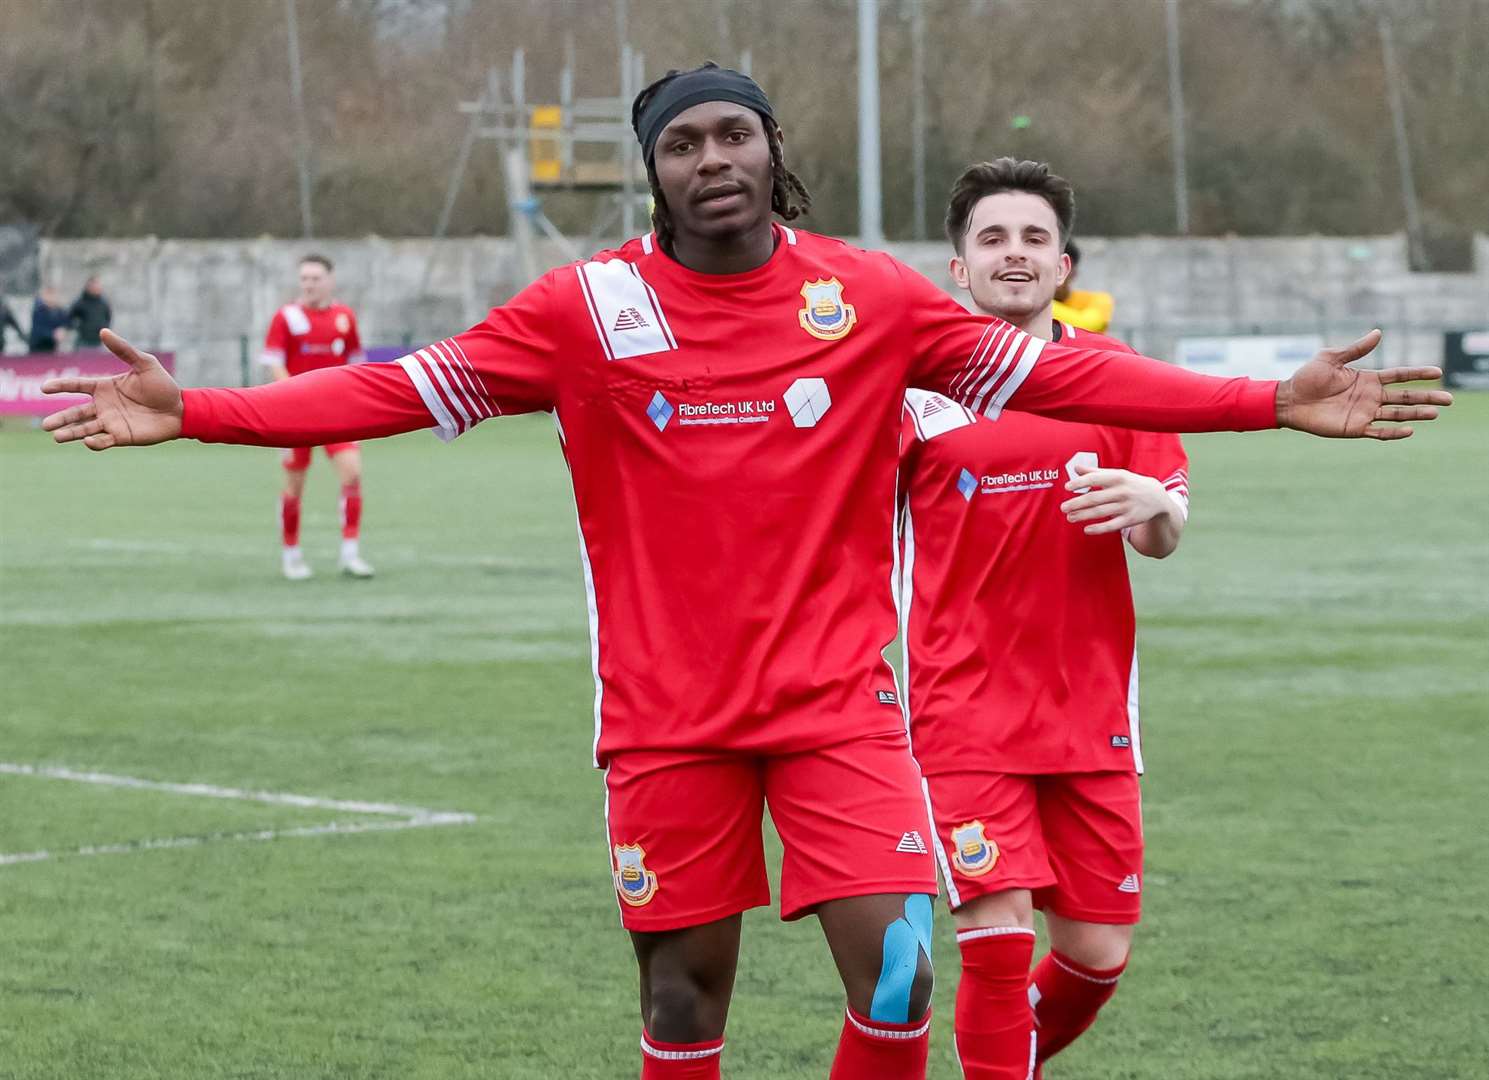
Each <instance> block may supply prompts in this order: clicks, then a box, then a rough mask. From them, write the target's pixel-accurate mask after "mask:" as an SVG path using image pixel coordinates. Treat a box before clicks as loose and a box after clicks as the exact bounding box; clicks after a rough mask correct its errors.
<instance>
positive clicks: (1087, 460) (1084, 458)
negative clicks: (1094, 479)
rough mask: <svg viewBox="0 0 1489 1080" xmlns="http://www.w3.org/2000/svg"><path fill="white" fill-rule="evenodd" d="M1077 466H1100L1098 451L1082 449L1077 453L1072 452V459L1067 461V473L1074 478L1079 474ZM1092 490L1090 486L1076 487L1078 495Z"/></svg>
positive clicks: (1093, 467)
mask: <svg viewBox="0 0 1489 1080" xmlns="http://www.w3.org/2000/svg"><path fill="white" fill-rule="evenodd" d="M1077 466H1084V467H1085V468H1087V469H1096V468H1100V461H1099V459H1098V458H1097V457H1096V451H1095V450H1081V451H1079V452H1077V453H1074V454H1071V455H1070V460H1069V461H1067V462H1066V463H1065V475H1066V476H1068V477H1070V479H1072V480H1074V479H1075V478H1076V476H1078V475H1079V474H1078V473H1077V472H1076V471H1075V470H1076V467H1077ZM1090 490H1091V489H1090V488H1089V487H1080V488H1076V489H1075V493H1076V494H1077V495H1084V494H1085V493H1086V492H1088V491H1090Z"/></svg>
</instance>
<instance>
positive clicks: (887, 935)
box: [869, 919, 920, 1024]
mask: <svg viewBox="0 0 1489 1080" xmlns="http://www.w3.org/2000/svg"><path fill="white" fill-rule="evenodd" d="M919 966H920V938H919V936H918V935H917V934H916V933H915V928H914V927H912V926H911V925H910V924H909V923H908V922H906V921H905V920H904V919H896V920H895V921H894V922H892V923H890V924H889V925H888V926H886V927H885V928H884V960H883V963H882V965H881V966H880V968H879V982H878V985H876V986H875V987H874V1001H873V1004H872V1005H870V1006H869V1019H870V1020H879V1021H882V1022H883V1023H886V1024H904V1023H908V1022H909V1020H910V990H911V989H912V988H913V987H914V985H915V969H916V968H917V967H919Z"/></svg>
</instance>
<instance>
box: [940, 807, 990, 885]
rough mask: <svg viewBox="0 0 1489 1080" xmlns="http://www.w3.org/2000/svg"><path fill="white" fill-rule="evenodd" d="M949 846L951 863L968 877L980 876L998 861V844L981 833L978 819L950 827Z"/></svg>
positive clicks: (980, 824) (980, 823)
mask: <svg viewBox="0 0 1489 1080" xmlns="http://www.w3.org/2000/svg"><path fill="white" fill-rule="evenodd" d="M951 847H952V852H951V864H952V865H953V866H955V867H956V868H957V869H958V870H960V871H961V872H962V873H964V874H966V875H967V876H968V877H982V875H983V874H986V873H987V872H988V871H989V870H991V869H992V868H993V867H994V866H995V865H996V864H997V862H998V845H997V844H995V843H993V842H992V841H991V840H989V839H988V838H987V836H986V834H984V833H983V831H982V822H980V821H969V822H967V824H965V825H958V826H957V827H956V828H954V829H952V830H951Z"/></svg>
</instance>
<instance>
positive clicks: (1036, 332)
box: [978, 301, 1055, 341]
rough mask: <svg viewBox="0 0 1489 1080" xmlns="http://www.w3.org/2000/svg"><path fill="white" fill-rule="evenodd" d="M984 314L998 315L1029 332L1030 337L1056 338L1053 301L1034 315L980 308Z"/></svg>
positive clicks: (1047, 339) (1046, 339)
mask: <svg viewBox="0 0 1489 1080" xmlns="http://www.w3.org/2000/svg"><path fill="white" fill-rule="evenodd" d="M978 310H980V311H981V312H982V313H983V314H984V315H996V316H997V317H998V318H1000V319H1003V320H1004V321H1005V322H1010V323H1012V324H1013V325H1014V326H1015V327H1017V328H1018V329H1020V330H1022V331H1023V332H1024V333H1026V334H1028V335H1029V336H1030V337H1037V338H1043V339H1044V340H1045V341H1053V340H1055V305H1054V302H1053V301H1051V302H1050V303H1048V304H1045V305H1044V307H1043V308H1042V309H1040V310H1039V311H1036V312H1034V313H1033V314H1032V315H1020V316H1013V315H1005V314H1004V313H1003V312H1001V311H989V310H988V309H987V308H979V309H978Z"/></svg>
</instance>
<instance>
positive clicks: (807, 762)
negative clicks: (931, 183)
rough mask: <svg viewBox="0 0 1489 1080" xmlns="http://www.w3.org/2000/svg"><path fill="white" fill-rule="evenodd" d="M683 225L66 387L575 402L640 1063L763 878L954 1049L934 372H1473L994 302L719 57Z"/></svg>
mask: <svg viewBox="0 0 1489 1080" xmlns="http://www.w3.org/2000/svg"><path fill="white" fill-rule="evenodd" d="M633 125H634V127H635V129H636V132H637V136H638V139H639V140H640V142H641V147H642V153H643V157H644V160H645V161H646V163H647V167H648V170H649V171H650V174H651V176H652V188H653V193H654V196H655V200H656V207H655V211H654V214H653V222H654V225H655V232H654V233H652V234H650V235H648V236H645V237H641V238H639V239H637V240H633V241H631V242H629V243H627V244H625V245H624V246H622V247H621V248H619V249H618V250H615V251H610V252H604V253H602V254H600V255H599V256H597V257H596V258H594V259H592V260H589V261H586V262H581V263H576V264H571V265H569V266H565V267H561V268H559V269H557V270H553V271H550V272H549V273H547V274H545V275H544V276H543V277H541V278H540V279H539V280H538V281H536V282H535V283H533V284H532V285H531V286H529V287H528V288H527V289H525V290H523V291H522V292H521V293H519V294H518V295H517V296H515V297H513V298H512V300H510V301H509V302H508V303H506V304H504V305H502V306H501V307H498V308H494V309H493V310H492V311H491V313H490V314H489V315H488V316H487V318H486V319H485V321H483V322H482V323H480V324H479V325H477V326H475V327H473V328H472V329H470V330H468V331H466V332H465V333H462V334H458V335H456V336H455V337H452V338H447V339H445V340H443V341H440V342H437V343H435V344H433V345H431V346H429V347H427V348H425V349H420V350H418V351H417V352H416V353H414V354H413V355H411V356H407V357H405V358H403V360H402V361H401V362H400V363H398V364H388V365H381V364H380V365H363V366H361V367H356V368H344V369H337V370H332V371H322V372H313V373H311V374H309V375H306V376H303V377H301V378H297V379H290V380H287V381H285V382H282V383H276V384H273V385H270V386H264V387H256V388H254V389H250V390H228V389H195V390H186V391H181V390H178V389H177V387H176V385H175V384H174V382H172V380H171V379H170V377H169V376H167V375H166V374H165V372H164V371H163V370H162V369H161V368H160V366H159V365H158V364H157V363H155V361H154V360H153V358H150V357H148V356H146V355H144V354H141V353H138V352H136V351H135V350H133V349H132V348H131V347H130V346H128V345H127V344H126V343H125V342H123V341H122V340H120V339H118V338H117V337H116V336H114V335H110V336H109V337H108V341H109V343H110V347H111V348H113V349H114V350H115V351H116V353H117V354H118V355H119V356H120V357H121V358H123V359H125V360H126V362H127V363H129V365H130V368H131V370H130V372H129V373H128V374H125V375H123V376H120V377H118V378H116V379H96V380H95V379H68V380H57V381H54V382H52V383H50V384H48V385H49V388H50V390H51V391H52V392H75V393H79V392H80V393H88V394H91V395H92V396H93V400H92V401H91V402H89V403H87V404H84V405H81V406H76V407H73V408H69V409H66V410H64V411H62V412H60V413H58V414H56V415H54V416H52V417H50V418H48V420H47V421H45V426H46V427H47V429H48V430H51V431H54V432H56V438H57V439H58V440H59V441H63V442H66V441H71V440H74V439H78V440H82V441H84V443H85V444H86V445H88V446H90V447H92V448H94V449H107V448H109V447H112V446H121V445H130V444H148V443H155V442H162V441H165V440H167V439H172V438H177V437H187V438H196V439H201V440H203V441H211V442H238V443H250V444H259V445H263V444H275V443H279V444H281V445H282V444H284V442H285V441H290V442H292V443H298V444H311V443H325V442H330V441H335V440H340V439H351V438H375V437H380V436H386V435H392V434H396V433H398V432H403V431H410V430H414V429H417V428H423V427H429V426H431V425H433V426H434V428H435V429H436V430H437V431H438V432H439V433H440V434H441V435H442V436H443V437H445V438H447V439H448V438H454V437H455V436H457V435H459V434H461V433H462V432H464V431H466V430H468V429H470V428H471V427H473V426H474V425H475V424H477V423H479V422H480V421H481V420H484V419H486V418H488V417H491V416H496V415H500V414H503V413H514V412H531V411H535V410H551V411H553V413H554V416H555V421H556V424H557V427H558V429H559V435H560V440H561V444H562V447H563V452H564V455H565V458H566V459H567V462H568V465H569V468H570V475H571V478H572V482H573V486H574V496H575V500H576V502H577V505H578V519H579V533H580V557H581V563H582V566H583V570H584V579H585V585H586V590H587V593H588V599H589V624H590V632H591V638H590V640H591V648H592V666H593V671H594V676H595V687H596V693H595V704H594V719H595V757H596V761H597V763H599V764H601V765H602V766H604V768H605V770H606V772H605V782H606V795H607V819H608V820H607V828H608V832H609V840H610V859H611V873H612V875H613V879H614V882H615V886H616V895H617V898H618V903H619V906H620V909H621V916H622V921H623V923H624V925H625V926H626V927H627V928H628V929H629V930H630V931H631V935H632V941H633V944H634V947H635V951H636V956H637V960H638V963H639V966H640V972H641V1011H642V1023H643V1033H642V1042H641V1046H642V1075H643V1077H652V1078H658V1080H660V1078H677V1077H717V1076H718V1075H719V1072H718V1070H719V1057H720V1053H721V1051H722V1048H723V1035H724V1026H725V1020H726V1017H727V1013H728V1008H729V1002H730V997H731V994H732V990H733V982H734V971H735V963H736V958H737V954H738V949H739V935H740V913H741V912H742V911H744V910H746V909H747V908H750V907H755V906H759V905H763V904H765V903H768V901H769V893H768V890H767V884H766V876H765V866H764V854H763V850H762V845H761V836H760V829H761V824H762V815H763V809H764V806H765V804H766V803H769V806H770V810H771V817H772V820H773V821H774V823H775V825H776V828H777V831H778V832H779V833H780V835H781V839H782V842H783V846H784V849H785V856H784V864H783V867H782V877H781V890H782V896H781V912H782V916H783V917H785V918H799V917H802V916H805V915H809V914H815V915H816V916H817V917H818V919H819V921H820V923H821V926H822V928H823V931H824V932H825V934H826V937H827V941H828V945H829V947H830V949H831V952H832V955H833V959H834V961H835V962H836V964H837V967H838V971H839V973H840V975H841V977H842V980H843V985H844V989H845V992H846V996H847V1005H848V1009H847V1015H846V1016H845V1018H844V1023H843V1028H842V1035H841V1038H840V1041H839V1044H838V1049H837V1055H836V1058H835V1060H834V1063H833V1068H832V1076H833V1077H835V1078H837V1080H850V1078H851V1080H859V1078H863V1080H868V1078H881V1077H906V1078H914V1077H919V1076H923V1075H924V1070H925V1060H926V1048H927V1032H928V1031H929V1027H930V1024H929V1019H928V1012H929V1002H930V991H931V982H932V976H931V966H930V954H929V949H930V941H929V933H930V926H929V922H930V909H931V905H930V898H931V897H932V896H933V895H934V893H935V888H936V886H935V873H934V865H933V863H932V859H931V856H930V855H929V849H928V847H927V837H926V830H927V829H928V828H929V825H928V822H927V817H926V810H925V803H924V800H923V797H922V794H921V791H920V780H919V772H918V771H917V769H916V767H915V764H914V761H913V760H912V759H911V757H910V755H909V752H908V746H907V742H906V737H905V732H904V725H903V720H902V718H901V714H900V710H899V706H898V701H897V694H896V689H895V684H894V681H893V677H892V674H891V672H890V671H889V669H888V667H887V666H886V665H885V664H884V661H883V659H882V655H881V650H882V649H883V648H884V647H885V646H886V645H887V644H888V643H889V642H890V641H891V640H892V639H893V638H894V636H895V633H896V624H895V611H894V606H893V601H892V595H891V589H890V584H891V581H892V564H893V559H894V545H893V524H894V502H895V472H896V469H897V466H898V445H899V417H900V409H901V405H902V401H903V397H904V391H905V389H906V388H907V387H909V386H912V385H920V386H928V387H932V388H937V389H941V390H944V391H946V392H948V393H949V394H951V395H952V396H954V397H956V398H957V399H958V400H961V401H965V402H967V403H968V404H969V405H971V406H973V407H975V408H977V409H980V410H982V411H984V412H985V413H987V414H989V415H994V416H995V415H997V414H998V413H999V412H1000V411H1001V410H1002V409H1003V407H1004V406H1006V405H1007V404H1008V403H1009V402H1010V401H1011V400H1014V399H1015V398H1016V399H1017V401H1018V402H1019V404H1020V406H1021V407H1022V408H1025V409H1029V410H1034V411H1047V412H1051V413H1054V414H1056V415H1061V416H1065V417H1068V418H1073V419H1086V420H1097V421H1103V422H1127V423H1134V424H1139V425H1147V426H1152V427H1172V428H1201V429H1211V428H1238V429H1252V428H1268V427H1274V426H1277V424H1278V423H1283V424H1286V425H1289V426H1293V427H1298V428H1301V429H1304V430H1309V431H1315V432H1319V433H1323V434H1330V435H1336V436H1354V437H1358V436H1364V435H1370V436H1373V437H1376V438H1399V437H1402V436H1403V435H1405V434H1408V433H1409V432H1408V431H1407V430H1405V429H1389V428H1379V427H1378V426H1377V425H1376V422H1377V421H1379V420H1403V419H1429V418H1431V416H1433V415H1435V410H1434V409H1433V408H1432V405H1433V403H1445V402H1447V401H1448V400H1450V399H1449V398H1448V396H1447V395H1446V394H1443V393H1441V392H1428V391H1418V390H1406V389H1400V388H1396V387H1394V386H1391V385H1389V384H1391V383H1394V382H1397V381H1400V380H1402V379H1406V378H1422V377H1427V376H1426V374H1425V373H1427V372H1428V369H1411V370H1402V371H1388V372H1380V373H1376V372H1364V371H1355V370H1349V369H1346V368H1345V367H1344V364H1345V363H1346V362H1347V361H1348V360H1351V359H1355V358H1357V357H1359V356H1361V355H1364V354H1365V353H1367V352H1369V350H1370V349H1371V348H1372V347H1373V346H1374V344H1375V336H1374V335H1372V336H1371V337H1368V338H1365V339H1363V340H1362V341H1361V342H1358V343H1356V344H1355V345H1354V346H1352V347H1351V348H1350V349H1347V350H1338V351H1336V352H1328V353H1324V354H1321V355H1320V356H1319V357H1318V358H1316V359H1315V360H1313V361H1311V362H1310V363H1309V364H1307V365H1305V366H1304V367H1303V368H1301V369H1300V370H1299V372H1298V374H1297V375H1295V376H1294V378H1293V379H1291V380H1288V381H1287V382H1284V383H1270V382H1253V381H1250V380H1245V379H1236V380H1226V379H1213V378H1207V377H1204V376H1199V375H1195V374H1192V373H1190V372H1185V371H1182V370H1179V369H1175V368H1172V367H1170V366H1169V365H1167V364H1161V363H1156V362H1154V361H1150V360H1145V359H1140V358H1137V357H1131V356H1123V355H1120V354H1116V353H1111V352H1102V351H1100V350H1085V349H1082V348H1080V347H1079V346H1066V345H1059V344H1048V343H1045V342H1042V341H1040V340H1038V339H1036V338H1033V337H1030V336H1029V335H1027V334H1024V333H1022V332H1021V331H1017V330H1015V329H1014V328H1013V327H1011V326H1009V325H1008V324H1007V323H1004V322H1003V321H1001V320H998V319H993V318H989V317H987V316H983V315H977V314H972V313H968V312H967V311H965V310H964V309H963V308H962V307H961V306H960V305H958V304H957V303H956V302H955V301H953V300H952V299H951V298H950V297H949V296H947V295H946V294H945V293H943V292H942V291H941V290H939V289H937V288H936V287H935V286H934V285H932V284H931V283H930V282H928V281H926V280H925V279H924V278H922V277H920V276H919V275H917V274H915V273H914V272H913V271H911V270H909V269H908V268H906V267H904V266H903V265H901V264H900V263H898V262H896V261H895V260H893V259H891V258H890V257H889V256H887V255H884V254H882V253H876V252H867V251H861V250H859V249H856V248H852V247H849V246H847V245H845V244H842V243H840V242H838V241H836V240H831V239H828V238H826V237H821V236H815V235H812V234H810V233H805V232H798V231H795V230H793V229H790V228H788V227H785V226H783V225H779V224H776V223H774V222H773V221H772V219H771V211H772V209H774V210H775V211H776V212H777V213H779V214H780V216H781V217H782V218H784V219H786V220H791V219H794V218H795V217H796V216H797V215H798V214H799V213H800V211H801V210H802V209H804V208H805V207H806V205H807V204H808V198H807V194H806V191H805V188H804V187H803V186H802V185H801V183H800V181H799V180H797V179H796V178H795V177H794V176H793V175H792V174H791V173H790V172H788V171H787V170H786V168H785V164H784V158H783V150H782V147H783V140H782V137H781V133H780V129H779V127H778V126H777V124H776V121H775V118H774V115H773V113H772V110H771V107H770V103H769V102H768V101H767V99H766V97H765V95H764V93H763V91H761V89H760V87H759V86H757V85H756V84H755V83H754V82H753V81H752V80H751V79H749V78H748V77H747V76H744V75H741V74H739V73H738V72H733V71H729V70H726V69H721V68H718V67H715V66H713V65H706V66H704V67H702V68H698V69H694V70H692V71H687V72H673V73H669V74H668V75H667V76H666V77H665V78H663V79H661V80H659V81H658V82H656V83H653V84H652V85H651V86H650V87H648V88H647V89H646V90H645V91H643V92H642V94H641V95H640V96H639V97H638V98H637V100H636V103H635V106H634V109H633Z"/></svg>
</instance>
